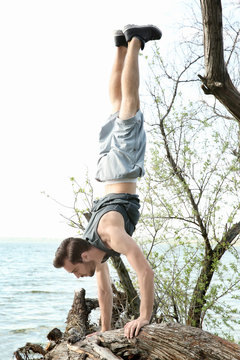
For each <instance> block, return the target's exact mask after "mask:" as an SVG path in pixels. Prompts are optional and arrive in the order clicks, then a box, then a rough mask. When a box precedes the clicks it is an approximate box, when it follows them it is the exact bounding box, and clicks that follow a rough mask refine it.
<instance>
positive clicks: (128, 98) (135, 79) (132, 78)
mask: <svg viewBox="0 0 240 360" xmlns="http://www.w3.org/2000/svg"><path fill="white" fill-rule="evenodd" d="M140 48H141V41H140V40H139V39H138V38H136V37H134V38H132V40H131V41H130V42H129V43H128V50H127V56H126V59H125V63H124V67H123V71H122V77H121V93H122V94H121V95H122V101H121V106H120V113H119V118H120V119H121V120H127V119H129V118H131V117H133V116H135V115H136V112H137V111H138V110H139V106H140V101H139V94H138V88H139V66H138V56H139V50H140Z"/></svg>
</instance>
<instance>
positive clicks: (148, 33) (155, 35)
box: [123, 24, 162, 50]
mask: <svg viewBox="0 0 240 360" xmlns="http://www.w3.org/2000/svg"><path fill="white" fill-rule="evenodd" d="M123 34H124V35H125V39H126V42H129V41H130V40H132V38H133V37H137V38H138V39H139V40H140V41H141V49H142V50H143V49H144V46H145V43H146V42H148V41H150V40H159V39H161V37H162V32H161V30H160V29H159V28H158V27H157V26H154V25H134V24H130V25H126V26H124V28H123Z"/></svg>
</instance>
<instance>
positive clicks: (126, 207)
mask: <svg viewBox="0 0 240 360" xmlns="http://www.w3.org/2000/svg"><path fill="white" fill-rule="evenodd" d="M139 208H140V204H139V197H138V195H135V194H134V195H132V194H108V195H105V196H104V197H103V198H101V199H100V200H96V201H94V203H93V207H92V210H91V218H90V220H89V223H88V225H87V227H86V229H85V231H84V233H83V236H82V238H83V239H84V240H87V241H88V242H89V243H90V244H91V245H93V246H95V247H96V248H97V249H100V250H102V251H104V252H106V256H105V257H104V259H103V262H104V261H106V260H107V259H108V258H109V257H110V256H120V254H119V253H118V252H116V251H114V250H112V249H109V248H108V247H106V245H105V244H104V243H103V242H102V240H101V238H100V236H99V235H98V233H97V228H98V223H99V221H100V219H101V217H102V216H103V215H104V214H106V213H107V212H109V211H117V212H119V213H120V214H122V216H123V218H124V224H125V230H126V232H127V233H128V234H129V235H130V236H131V235H132V234H133V232H134V230H135V226H136V224H137V222H138V220H139V216H140V214H139Z"/></svg>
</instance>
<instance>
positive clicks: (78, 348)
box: [45, 323, 240, 360]
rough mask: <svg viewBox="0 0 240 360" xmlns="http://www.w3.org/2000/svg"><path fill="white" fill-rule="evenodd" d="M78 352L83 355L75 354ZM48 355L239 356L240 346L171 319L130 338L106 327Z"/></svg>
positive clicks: (225, 359)
mask: <svg viewBox="0 0 240 360" xmlns="http://www.w3.org/2000/svg"><path fill="white" fill-rule="evenodd" d="M67 349H68V351H67ZM77 354H78V355H79V356H81V357H79V358H78V357H76V355H77ZM67 356H68V357H67ZM84 356H85V357H84ZM45 359H48V360H59V359H61V360H65V359H66V360H72V359H96V360H97V359H106V360H117V359H136V360H157V359H159V360H204V359H206V360H207V359H208V360H210V359H211V360H240V346H239V345H237V344H234V343H231V342H229V341H226V340H223V339H221V338H220V337H218V336H215V335H212V334H210V333H208V332H205V331H202V330H201V329H198V328H193V327H190V326H184V325H179V324H171V323H169V324H152V325H147V326H145V327H144V328H143V330H142V331H141V332H140V334H139V336H138V337H137V338H133V339H131V340H128V339H127V338H125V337H124V331H123V329H120V330H113V331H106V332H104V333H102V334H100V335H96V336H94V337H92V338H87V339H85V340H83V341H80V342H78V343H76V344H74V345H72V344H67V343H66V342H65V343H62V344H61V346H60V347H56V348H55V349H53V350H52V351H51V352H50V353H49V354H48V355H46V356H45Z"/></svg>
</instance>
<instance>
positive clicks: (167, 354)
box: [15, 289, 240, 360]
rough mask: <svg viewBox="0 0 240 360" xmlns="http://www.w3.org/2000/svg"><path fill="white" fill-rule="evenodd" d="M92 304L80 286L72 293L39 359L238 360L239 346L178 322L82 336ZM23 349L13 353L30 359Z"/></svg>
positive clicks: (93, 306)
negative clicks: (61, 325)
mask: <svg viewBox="0 0 240 360" xmlns="http://www.w3.org/2000/svg"><path fill="white" fill-rule="evenodd" d="M96 306H97V302H96V301H95V300H94V301H93V302H91V299H85V290H84V289H82V290H81V291H79V292H77V293H75V296H74V301H73V305H72V308H71V310H70V311H69V313H68V317H67V326H66V331H65V333H64V334H61V332H60V330H58V329H56V328H55V329H53V330H52V331H51V332H50V333H49V334H48V338H49V340H51V346H49V345H48V346H47V348H46V349H45V350H44V351H43V350H42V349H40V350H41V351H39V354H41V357H40V358H39V360H40V359H41V360H82V359H84V360H90V359H96V360H100V359H101V360H104V359H105V360H117V359H124V360H127V359H128V360H130V359H131V360H240V346H239V345H237V344H234V343H232V342H229V341H227V340H224V339H222V338H220V337H218V336H216V335H212V334H210V333H209V332H206V331H203V330H201V329H199V328H195V327H191V326H185V325H180V324H178V323H162V324H151V325H147V326H144V328H143V329H142V330H141V332H140V334H139V335H138V336H137V337H136V338H133V339H127V338H126V337H125V336H124V330H123V329H117V330H111V331H106V332H104V333H97V334H96V335H94V336H91V337H85V336H86V334H88V333H89V332H90V331H91V330H92V329H93V327H92V325H91V324H89V321H88V315H89V313H90V309H91V308H95V307H96ZM73 334H74V337H73V336H72V335H73ZM30 345H31V346H30ZM32 345H34V344H28V349H31V350H32V349H34V350H35V349H37V347H36V346H35V347H34V346H32ZM19 350H21V352H19ZM23 350H24V348H21V349H18V352H15V356H16V355H18V356H19V357H18V358H19V359H20V360H22V359H24V360H25V359H30V356H29V353H28V355H27V357H25V356H24V354H26V352H25V353H24V351H23ZM34 356H35V355H34ZM16 358H17V357H16ZM34 358H36V357H34Z"/></svg>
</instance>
